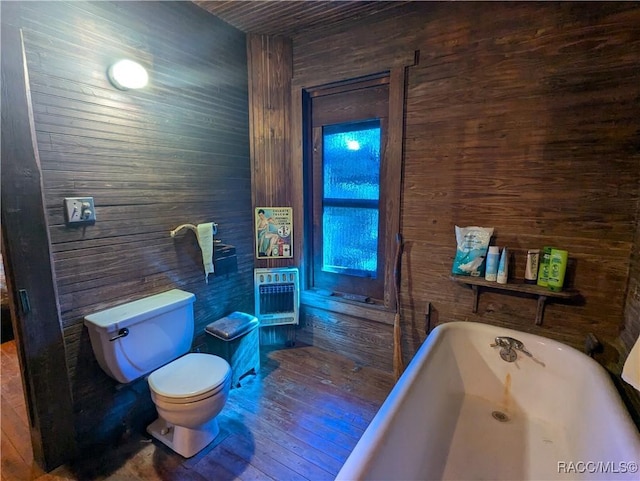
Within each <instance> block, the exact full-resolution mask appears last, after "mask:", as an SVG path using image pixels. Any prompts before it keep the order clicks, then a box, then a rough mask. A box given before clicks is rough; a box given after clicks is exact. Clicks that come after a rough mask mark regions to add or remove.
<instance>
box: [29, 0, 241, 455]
mask: <svg viewBox="0 0 640 481" xmlns="http://www.w3.org/2000/svg"><path fill="white" fill-rule="evenodd" d="M19 9H20V12H19V20H17V21H16V23H17V25H16V26H17V27H20V28H22V29H23V31H24V37H25V45H26V54H27V64H28V71H29V76H30V84H31V94H32V99H33V110H34V115H35V130H36V134H37V147H38V149H39V152H40V158H41V162H42V169H43V182H44V197H45V208H46V217H47V223H48V226H49V235H50V238H51V250H52V253H53V260H54V267H55V281H56V288H57V292H58V297H59V305H60V311H61V317H62V327H63V331H64V340H65V348H66V359H67V363H68V366H69V373H68V374H69V377H70V380H71V388H72V394H73V400H74V410H75V421H76V432H77V437H78V440H79V441H80V443H81V444H82V445H84V446H90V445H95V444H96V443H99V442H103V441H105V440H109V439H114V438H115V437H117V436H118V435H119V434H122V433H126V432H127V430H128V429H130V428H131V427H132V426H134V425H136V426H137V425H140V424H142V423H143V422H147V421H150V420H151V418H150V417H152V416H153V408H152V404H151V401H150V399H149V396H148V388H147V386H146V382H145V381H144V380H142V381H139V382H136V383H133V384H132V385H129V386H127V387H125V388H122V389H116V383H115V382H113V381H111V380H110V379H109V378H108V377H107V376H106V375H105V374H104V373H102V371H101V370H100V368H99V367H98V365H97V363H96V361H95V360H94V356H93V352H92V349H91V345H90V342H89V338H88V334H87V331H86V328H84V327H83V317H84V316H85V315H86V314H89V313H91V312H95V311H98V310H101V309H104V308H107V307H110V306H113V305H116V304H120V303H123V302H126V301H129V300H133V299H137V298H141V297H144V296H147V295H151V294H155V293H158V292H161V291H164V290H168V289H171V288H180V289H184V290H186V291H190V292H193V293H195V294H196V298H197V300H196V304H195V312H196V332H197V333H202V332H203V329H204V327H205V325H206V324H208V323H209V322H211V321H213V320H215V319H217V318H219V317H222V316H223V315H225V314H227V313H229V312H231V311H233V310H246V311H248V312H252V310H253V290H252V283H253V279H252V269H253V254H252V249H253V246H252V242H251V239H252V230H253V228H252V220H251V219H252V209H251V171H250V164H249V135H248V85H247V66H246V37H245V35H244V34H243V33H242V32H240V31H238V30H236V29H234V28H232V27H230V26H229V25H227V24H225V23H223V22H221V21H219V20H218V19H216V18H215V17H212V16H211V15H209V14H207V13H206V12H203V11H202V10H201V9H199V8H198V7H197V6H195V5H193V4H191V3H189V2H113V3H110V2H68V3H62V2H38V3H36V2H21V3H20V7H19ZM122 57H128V58H133V59H136V60H138V61H139V62H141V63H142V64H143V65H144V66H145V67H146V68H147V70H148V71H149V75H150V85H149V86H148V87H147V88H145V89H143V90H140V91H124V92H123V91H119V90H116V89H115V88H113V87H112V86H111V85H110V84H109V82H108V80H107V78H106V75H105V73H106V70H107V67H108V66H109V65H110V64H111V63H112V62H114V61H115V60H117V59H119V58H122ZM75 196H93V197H94V200H95V210H96V216H97V222H96V223H95V225H93V226H87V227H82V228H70V227H67V226H66V225H65V224H64V218H63V209H62V202H63V198H64V197H75ZM210 221H214V222H217V223H218V224H219V227H218V236H217V238H218V239H220V240H221V241H223V242H224V243H226V244H231V245H233V246H235V247H236V251H237V258H238V271H237V272H236V273H231V274H225V275H220V276H215V277H214V276H210V279H209V283H208V284H206V283H205V281H204V274H203V268H202V258H201V254H200V250H199V248H198V246H197V242H196V239H195V236H194V234H193V233H192V232H191V231H188V230H187V231H184V232H182V233H180V234H178V235H177V236H176V238H171V237H170V236H169V231H170V230H171V229H174V228H175V227H176V226H178V225H179V224H183V223H194V224H197V223H201V222H210ZM198 342H199V341H196V344H197V343H198ZM61 375H64V373H61Z"/></svg>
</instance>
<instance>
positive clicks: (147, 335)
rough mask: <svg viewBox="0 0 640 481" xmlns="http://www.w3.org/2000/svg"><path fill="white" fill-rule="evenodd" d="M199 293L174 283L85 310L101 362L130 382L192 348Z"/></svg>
mask: <svg viewBox="0 0 640 481" xmlns="http://www.w3.org/2000/svg"><path fill="white" fill-rule="evenodd" d="M195 298H196V296H195V295H193V294H192V293H190V292H185V291H181V290H179V289H172V290H170V291H167V292H163V293H160V294H156V295H153V296H149V297H145V298H142V299H138V300H137V301H133V302H127V303H126V304H121V305H119V306H115V307H112V308H110V309H106V310H104V311H100V312H96V313H93V314H89V315H88V316H86V317H85V318H84V324H85V326H87V329H88V331H89V337H90V339H91V347H92V348H93V352H94V354H95V356H96V359H97V360H98V363H99V364H100V367H101V368H102V369H103V370H104V371H105V372H106V373H107V374H108V375H109V376H111V377H112V378H113V379H115V380H116V381H119V382H121V383H128V382H131V381H133V380H135V379H138V378H139V377H141V376H144V375H145V374H148V373H150V372H151V371H153V370H155V369H157V368H158V367H160V366H162V365H164V364H167V363H168V362H171V361H173V360H174V359H176V358H178V357H180V356H182V355H183V354H185V353H186V352H188V351H189V349H190V348H191V343H192V341H193V303H194V301H195Z"/></svg>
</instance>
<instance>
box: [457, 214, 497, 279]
mask: <svg viewBox="0 0 640 481" xmlns="http://www.w3.org/2000/svg"><path fill="white" fill-rule="evenodd" d="M492 235H493V227H475V226H474V227H458V226H456V241H457V243H458V248H457V249H456V257H455V259H454V260H453V269H452V270H451V272H453V273H454V274H457V275H460V276H474V277H478V276H481V275H482V270H483V269H484V259H485V257H486V256H487V250H488V249H489V241H490V240H491V236H492Z"/></svg>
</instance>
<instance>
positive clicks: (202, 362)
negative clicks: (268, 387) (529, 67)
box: [85, 289, 232, 458]
mask: <svg viewBox="0 0 640 481" xmlns="http://www.w3.org/2000/svg"><path fill="white" fill-rule="evenodd" d="M194 300H195V296H194V295H193V294H191V293H188V292H184V291H181V290H178V289H173V290H171V291H168V292H164V293H161V294H157V295H155V296H150V297H146V298H143V299H140V300H137V301H133V302H129V303H126V304H122V305H120V306H116V307H113V308H111V309H107V310H105V311H100V312H97V313H94V314H90V315H88V316H86V317H85V325H86V326H87V329H88V330H89V337H90V339H91V345H92V347H93V351H94V353H95V355H96V359H97V360H98V364H100V366H101V367H102V369H103V370H104V371H105V372H106V373H107V374H108V375H109V376H111V377H112V378H114V379H115V380H117V381H119V382H121V383H128V382H131V381H133V380H135V379H138V378H140V377H142V376H145V375H147V374H149V373H150V374H149V377H148V378H147V381H148V384H149V390H150V393H151V399H152V400H153V402H154V403H155V406H156V409H157V411H158V419H157V420H155V421H154V422H153V423H151V424H150V425H149V426H148V427H147V432H148V433H149V434H151V435H152V436H153V437H154V438H156V439H158V440H159V441H161V442H162V443H164V444H166V445H167V446H168V447H169V448H171V449H173V450H174V451H175V452H177V453H178V454H180V455H182V456H184V457H185V458H189V457H191V456H194V455H195V454H197V453H198V452H199V451H201V450H202V449H204V448H205V447H206V446H207V445H208V444H209V443H211V441H213V439H214V438H215V437H216V436H217V435H218V432H219V428H218V422H217V420H216V416H217V415H218V414H219V413H220V411H221V410H222V408H223V407H224V405H225V403H226V401H227V398H228V396H229V390H230V388H231V377H232V376H231V374H232V373H231V367H230V366H229V363H228V362H227V361H226V360H224V359H222V358H221V357H218V356H214V355H211V354H203V353H188V354H187V351H188V350H189V348H190V346H191V342H192V340H193V331H194V328H193V324H194V322H193V321H194V319H193V302H194Z"/></svg>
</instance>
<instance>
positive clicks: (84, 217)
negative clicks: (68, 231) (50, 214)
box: [64, 197, 96, 225]
mask: <svg viewBox="0 0 640 481" xmlns="http://www.w3.org/2000/svg"><path fill="white" fill-rule="evenodd" d="M64 219H65V222H66V223H67V225H86V224H94V223H95V221H96V211H95V207H94V203H93V197H65V199H64Z"/></svg>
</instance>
